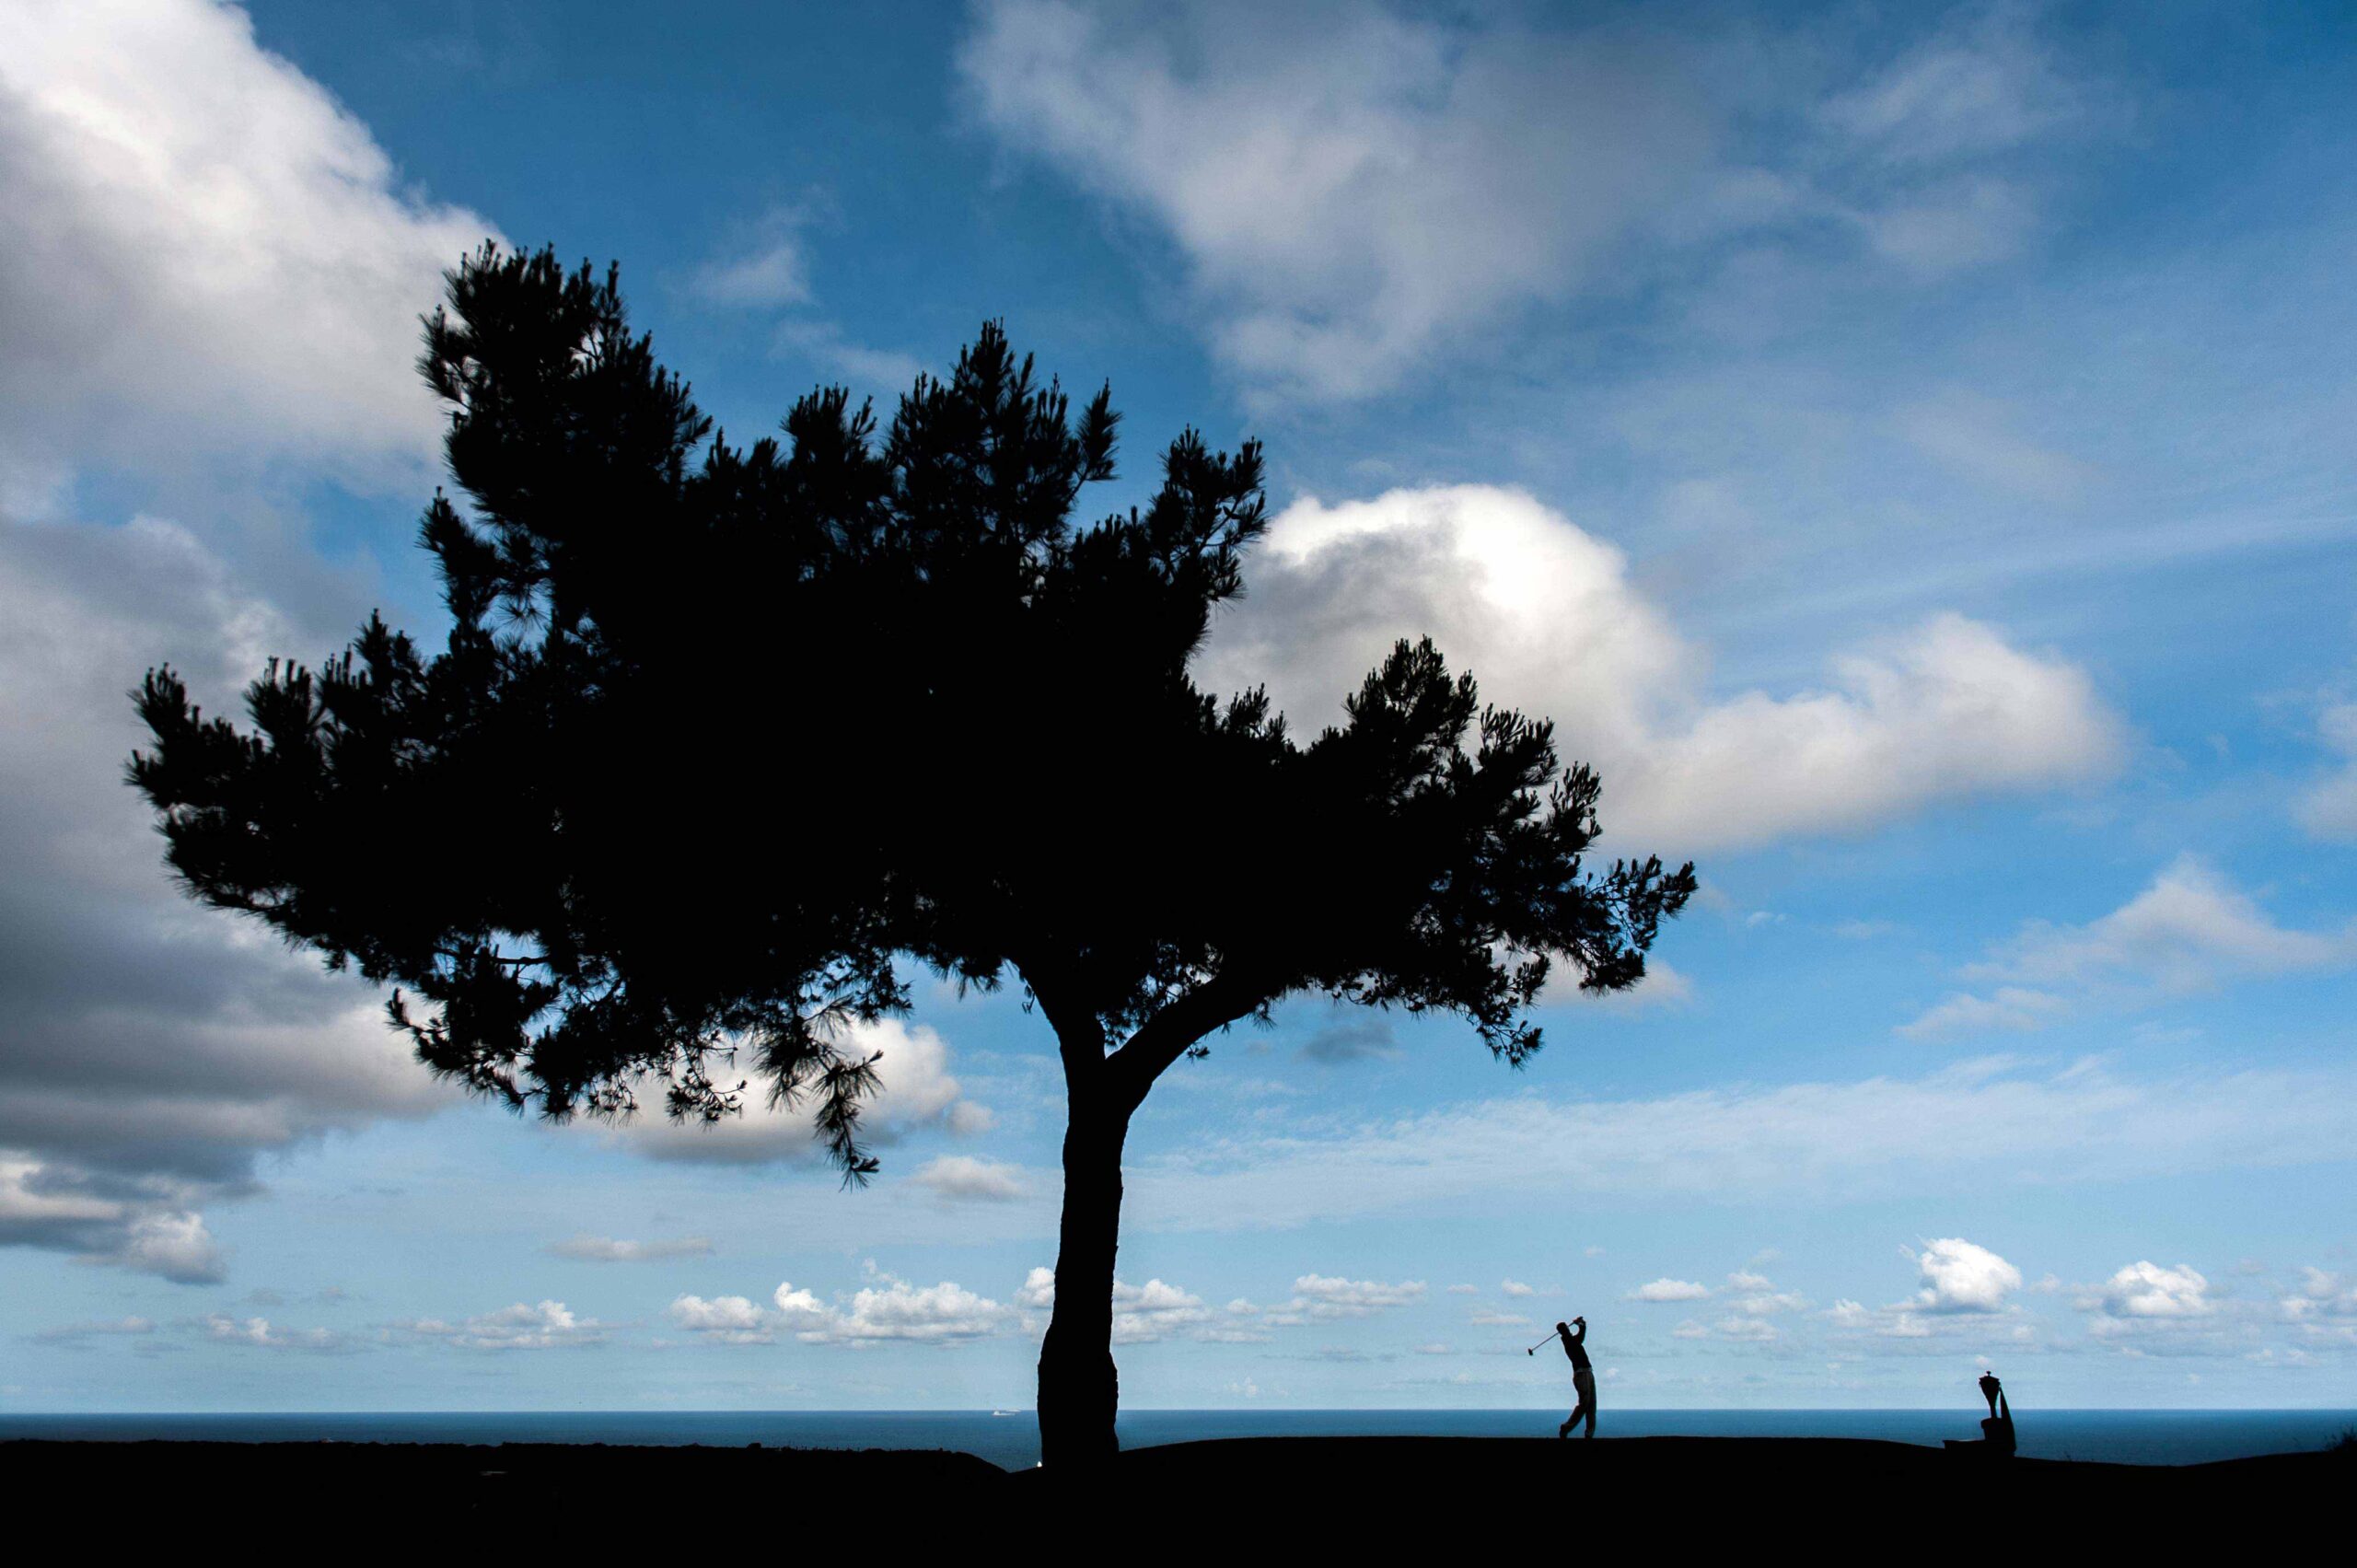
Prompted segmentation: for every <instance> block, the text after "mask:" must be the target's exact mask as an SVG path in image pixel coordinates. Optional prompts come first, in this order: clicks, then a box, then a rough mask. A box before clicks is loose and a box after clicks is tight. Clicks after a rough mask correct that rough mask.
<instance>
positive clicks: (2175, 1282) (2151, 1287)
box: [2096, 1261, 2215, 1318]
mask: <svg viewBox="0 0 2357 1568" xmlns="http://www.w3.org/2000/svg"><path fill="white" fill-rule="evenodd" d="M2096 1300H2097V1303H2098V1305H2099V1306H2100V1307H2101V1308H2102V1310H2103V1311H2105V1312H2106V1313H2107V1314H2109V1315H2110V1316H2112V1317H2114V1318H2200V1317H2206V1316H2207V1315H2208V1314H2209V1313H2210V1312H2212V1310H2214V1308H2215V1304H2214V1303H2213V1302H2212V1299H2211V1293H2210V1282H2209V1281H2208V1280H2207V1279H2205V1278H2203V1277H2202V1275H2201V1273H2200V1272H2199V1271H2198V1270H2196V1269H2194V1268H2192V1267H2191V1266H2190V1265H2188V1264H2183V1263H2180V1264H2178V1265H2177V1267H2176V1268H2173V1269H2165V1268H2163V1267H2161V1266H2160V1265H2159V1264H2157V1263H2154V1262H2151V1261H2142V1262H2135V1263H2130V1264H2128V1265H2127V1266H2126V1267H2124V1268H2122V1269H2121V1270H2120V1271H2119V1272H2118V1273H2116V1274H2114V1275H2112V1276H2111V1278H2110V1279H2108V1280H2107V1281H2105V1282H2104V1284H2103V1288H2102V1290H2101V1292H2100V1293H2099V1294H2098V1295H2097V1297H2096Z"/></svg>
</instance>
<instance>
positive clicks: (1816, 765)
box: [1197, 485, 2121, 854]
mask: <svg viewBox="0 0 2357 1568" xmlns="http://www.w3.org/2000/svg"><path fill="white" fill-rule="evenodd" d="M1252 589H1253V591H1252V593H1251V595H1250V596H1249V597H1248V598H1246V599H1244V600H1243V601H1242V602H1241V603H1240V604H1237V605H1234V606H1230V607H1228V608H1227V609H1225V610H1223V612H1222V614H1221V616H1220V617H1219V619H1218V621H1216V622H1215V624H1214V627H1213V633H1212V635H1211V637H1210V639H1209V641H1208V643H1207V645H1206V646H1205V649H1204V652H1203V654H1202V656H1200V658H1199V660H1198V670H1197V673H1198V675H1199V678H1200V679H1202V680H1203V682H1204V683H1205V684H1206V685H1207V686H1208V687H1210V688H1211V689H1213V690H1219V691H1232V690H1240V689H1241V688H1243V687H1246V686H1249V685H1254V684H1260V683H1266V684H1267V685H1268V687H1269V689H1270V692H1271V696H1272V698H1274V700H1275V701H1276V703H1277V704H1278V705H1279V706H1280V707H1281V708H1282V709H1283V712H1284V713H1285V714H1286V715H1287V716H1288V717H1289V718H1291V719H1292V720H1293V721H1294V722H1295V725H1297V726H1302V727H1304V728H1307V729H1312V730H1314V729H1315V728H1317V727H1319V726H1323V725H1325V724H1328V723H1331V722H1337V721H1339V719H1340V718H1341V701H1342V699H1343V697H1344V696H1345V695H1347V694H1348V693H1350V692H1351V691H1355V690H1356V689H1357V686H1358V683H1359V681H1360V679H1362V678H1363V677H1364V674H1365V672H1366V671H1367V670H1368V669H1370V668H1373V667H1374V666H1375V665H1376V663H1377V662H1378V661H1379V660H1380V659H1381V658H1382V657H1383V656H1384V654H1385V653H1386V652H1387V650H1388V649H1389V648H1390V646H1391V645H1392V644H1393V643H1394V642H1395V641H1396V640H1398V639H1399V637H1401V636H1403V635H1406V636H1415V635H1430V636H1432V637H1433V639H1434V642H1435V643H1437V644H1438V645H1439V646H1440V647H1441V649H1442V651H1443V652H1444V653H1445V654H1446V655H1447V656H1449V658H1450V659H1451V661H1452V662H1453V664H1454V665H1455V667H1456V668H1460V669H1466V670H1470V671H1471V672H1472V673H1473V674H1474V676H1475V678H1476V679H1478V680H1479V681H1480V685H1481V692H1482V695H1483V697H1484V698H1485V699H1487V700H1489V701H1492V702H1497V703H1504V704H1507V705H1511V706H1515V707H1518V708H1520V709H1522V710H1523V711H1525V712H1526V713H1530V714H1542V715H1545V716H1547V717H1549V718H1551V719H1553V720H1554V721H1555V723H1556V726H1557V729H1558V732H1559V734H1560V735H1561V737H1562V746H1563V749H1564V750H1565V752H1566V753H1567V755H1569V756H1571V757H1574V758H1578V759H1581V760H1584V761H1590V762H1593V763H1595V764H1596V765H1597V766H1598V767H1599V768H1600V769H1601V770H1602V772H1603V774H1604V778H1605V781H1606V794H1605V798H1604V806H1603V817H1604V820H1605V823H1606V825H1607V828H1608V831H1609V832H1610V833H1611V834H1612V840H1611V842H1614V843H1617V844H1618V845H1620V846H1621V847H1623V848H1627V847H1630V846H1640V847H1643V848H1645V849H1654V848H1656V847H1658V848H1659V849H1661V850H1663V851H1665V852H1668V853H1674V854H1686V853H1688V852H1689V851H1695V852H1699V851H1704V850H1710V849H1720V848H1732V847H1742V846H1747V845H1752V844H1758V843H1761V842H1768V841H1770V840H1773V839H1778V838H1784V837H1790V836H1795V835H1806V834H1818V833H1833V832H1849V831H1856V830H1862V829H1865V828H1870V827H1873V826H1875V825H1877V824H1880V823H1883V822H1886V821H1889V820H1891V819H1895V818H1898V817H1901V816H1904V815H1906V814H1908V813H1910V812H1912V811H1915V810H1918V809H1921V808H1922V807H1926V806H1929V805H1933V804H1934V803H1937V802H1940V801H1943V800H1950V799H1956V798H1963V797H1970V796H1980V795H1986V794H1991V793H1995V792H2002V791H2020V790H2045V789H2052V788H2055V787H2058V786H2062V785H2067V784H2075V783H2081V782H2084V781H2087V780H2091V779H2095V778H2097V777H2100V776H2102V775H2104V774H2105V773H2107V772H2108V771H2109V770H2110V769H2111V768H2112V767H2113V765H2114V764H2115V762H2116V761H2117V759H2118V756H2119V750H2120V735H2121V726H2120V724H2119V720H2118V719H2117V718H2116V717H2115V716H2114V714H2112V713H2111V711H2110V710H2109V708H2107V706H2106V705H2105V704H2104V703H2103V702H2102V701H2101V700H2100V698H2099V697H2098V696H2097V695H2096V691H2095V689H2094V685H2093V683H2092V682H2091V681H2090V680H2089V679H2088V678H2087V676H2086V675H2085V673H2084V671H2082V670H2080V669H2079V668H2077V667H2075V666H2073V665H2071V664H2068V663H2066V662H2063V661H2061V660H2060V659H2056V658H2051V657H2048V656H2041V655H2038V654H2034V653H2028V652H2024V651H2022V650H2020V649H2017V648H2015V647H2014V646H2013V645H2011V644H2009V643H2008V642H2007V641H2006V640H2005V639H2004V637H2003V635H2002V634H2001V633H1999V632H1997V631H1996V630H1995V629H1994V628H1991V627H1990V626H1987V625H1983V624H1981V623H1980V622H1978V621H1968V620H1966V619H1964V618H1963V617H1961V616H1956V615H1939V616H1934V617H1933V618H1932V619H1931V620H1929V621H1924V622H1922V624H1920V625H1919V626H1917V627H1916V628H1914V629H1913V630H1912V631H1910V632H1909V633H1905V634H1904V635H1901V636H1899V637H1897V638H1895V639H1892V640H1890V641H1888V642H1886V643H1884V644H1882V645H1875V646H1872V647H1866V648H1862V649H1859V650H1856V651H1854V652H1852V653H1851V654H1849V655H1846V656H1843V657H1841V658H1840V659H1839V660H1837V661H1836V662H1835V664H1834V667H1833V668H1832V670H1831V671H1830V679H1829V684H1828V686H1827V687H1826V688H1824V689H1821V690H1817V691H1798V692H1793V693H1789V694H1785V695H1773V694H1771V693H1768V692H1765V691H1747V692H1740V693H1737V694H1735V695H1732V696H1726V697H1719V698H1713V697H1712V696H1710V695H1708V694H1707V691H1706V689H1705V685H1704V682H1703V679H1702V668H1701V666H1702V660H1701V656H1700V654H1699V653H1698V651H1697V650H1696V649H1695V648H1693V647H1692V646H1691V645H1689V644H1688V643H1687V642H1686V641H1685V640H1684V639H1683V638H1682V637H1681V636H1679V634H1678V632H1677V631H1676V629H1675V628H1674V627H1673V626H1672V625H1671V624H1670V622H1669V621H1668V619H1667V617H1666V615H1665V614H1664V613H1663V612H1662V611H1661V610H1659V609H1658V608H1657V607H1656V606H1655V605H1654V604H1653V603H1652V602H1651V601H1650V600H1649V599H1648V598H1645V596H1644V595H1643V594H1642V593H1641V592H1640V591H1639V590H1638V589H1637V588H1636V587H1635V586H1634V585H1633V584H1631V582H1630V581H1629V577H1628V571H1627V562H1626V560H1625V558H1624V557H1623V556H1622V555H1621V553H1620V552H1619V551H1618V550H1617V549H1615V548H1614V547H1613V546H1611V545H1609V544H1608V543H1606V542H1605V541H1603V540H1599V539H1597V538H1596V537H1594V536H1593V535H1591V534H1589V533H1587V532H1586V531H1585V530H1584V529H1582V528H1579V527H1578V525H1576V524H1574V523H1573V522H1572V521H1571V519H1569V518H1568V517H1564V516H1563V515H1562V514H1561V513H1560V512H1557V511H1555V510H1553V509H1552V508H1550V507H1549V506H1547V505H1543V504H1542V503H1540V502H1539V501H1538V500H1537V499H1535V498H1534V497H1532V496H1530V495H1528V494H1524V493H1522V492H1520V491H1515V490H1509V489H1503V488H1499V487H1496V486H1491V485H1450V486H1438V487H1432V488H1425V489H1416V490H1395V491H1391V492H1387V493H1386V494H1382V495H1379V496H1377V497H1376V498H1375V499H1373V500H1369V501H1355V502H1344V503H1340V504H1337V505H1326V504H1325V503H1323V502H1321V501H1319V500H1318V499H1316V498H1315V497H1307V498H1304V499H1302V500H1299V501H1296V502H1295V503H1294V504H1293V505H1290V506H1288V507H1286V508H1285V509H1284V510H1283V512H1281V513H1279V514H1278V515H1277V517H1275V519H1274V520H1273V521H1272V523H1271V527H1270V530H1269V534H1268V536H1267V538H1266V539H1265V540H1263V541H1262V543H1261V545H1260V548H1259V552H1258V553H1257V555H1256V556H1255V559H1254V562H1253V564H1252Z"/></svg>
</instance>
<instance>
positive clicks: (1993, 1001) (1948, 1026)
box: [1898, 985, 2070, 1039]
mask: <svg viewBox="0 0 2357 1568" xmlns="http://www.w3.org/2000/svg"><path fill="white" fill-rule="evenodd" d="M2068 1011H2070V1004H2069V1003H2067V1002H2065V1001H2063V1000H2062V998H2061V997H2060V996H2056V995H2054V994H2052V993H2049V992H2044V991H2034V990H2031V989H2029V988H2028V987H2026V986H2019V985H2007V986H2001V987H1999V988H1998V989H1997V990H1996V991H1994V992H1992V993H1990V994H1989V995H1987V996H1974V995H1972V994H1970V993H1967V992H1961V991H1958V992H1953V993H1949V994H1948V995H1947V996H1945V997H1944V998H1943V999H1941V1000H1940V1001H1939V1002H1937V1003H1935V1004H1933V1005H1932V1006H1931V1007H1929V1008H1927V1009H1926V1010H1925V1011H1924V1012H1923V1013H1922V1015H1921V1016H1918V1017H1916V1018H1915V1019H1913V1020H1912V1021H1911V1022H1909V1023H1904V1024H1901V1025H1899V1026H1898V1032H1899V1033H1900V1034H1903V1035H1910V1036H1913V1037H1915V1038H1918V1039H1923V1038H1928V1037H1931V1036H1934V1035H1949V1034H1986V1033H1988V1032H1990V1031H1991V1030H1993V1029H2036V1028H2045V1027H2046V1025H2048V1024H2049V1023H2050V1022H2052V1021H2053V1020H2054V1019H2055V1018H2056V1017H2057V1016H2060V1015H2061V1014H2063V1013H2067V1012H2068Z"/></svg>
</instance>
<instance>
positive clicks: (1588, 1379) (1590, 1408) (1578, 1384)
mask: <svg viewBox="0 0 2357 1568" xmlns="http://www.w3.org/2000/svg"><path fill="white" fill-rule="evenodd" d="M1573 1323H1576V1324H1577V1325H1579V1330H1580V1331H1579V1332H1578V1333H1576V1334H1574V1333H1573V1332H1572V1324H1573ZM1555 1337H1556V1338H1557V1339H1560V1340H1562V1342H1563V1353H1564V1354H1565V1355H1568V1356H1570V1357H1571V1358H1572V1387H1573V1388H1575V1389H1577V1390H1578V1391H1579V1396H1580V1402H1579V1404H1578V1405H1577V1406H1575V1407H1574V1408H1573V1411H1572V1413H1571V1414H1569V1415H1567V1416H1565V1417H1564V1418H1563V1424H1562V1426H1560V1427H1558V1428H1556V1430H1555V1435H1556V1436H1558V1437H1569V1436H1570V1435H1571V1434H1572V1428H1573V1427H1574V1426H1577V1425H1578V1424H1579V1423H1580V1418H1581V1417H1582V1416H1585V1417H1586V1418H1587V1434H1588V1435H1589V1436H1590V1437H1593V1436H1595V1435H1596V1370H1595V1368H1594V1367H1592V1366H1590V1365H1588V1359H1587V1319H1586V1318H1573V1319H1572V1321H1571V1323H1558V1324H1556V1325H1555Z"/></svg>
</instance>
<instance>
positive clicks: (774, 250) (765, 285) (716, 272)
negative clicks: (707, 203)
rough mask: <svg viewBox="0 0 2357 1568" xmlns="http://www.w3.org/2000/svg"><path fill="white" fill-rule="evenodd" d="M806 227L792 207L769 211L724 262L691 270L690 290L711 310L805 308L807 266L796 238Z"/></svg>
mask: <svg viewBox="0 0 2357 1568" xmlns="http://www.w3.org/2000/svg"><path fill="white" fill-rule="evenodd" d="M806 222H807V214H805V213H804V212H803V211H802V210H801V209H799V208H797V207H776V208H772V210H771V211H770V212H768V213H767V214H765V215H762V217H761V220H760V222H758V223H757V224H755V225H753V226H752V227H751V229H750V231H749V233H748V234H746V235H745V236H744V237H743V239H742V241H741V243H739V244H738V245H737V247H736V248H735V249H734V250H731V251H730V252H729V253H728V254H727V255H726V256H725V257H721V258H718V259H715V260H714V261H707V262H705V263H704V264H703V265H702V266H701V267H699V268H697V269H696V271H695V274H694V276H693V279H692V280H691V286H692V287H693V288H694V290H695V292H696V294H697V295H698V296H700V297H702V298H703V299H705V300H707V301H709V302H711V303H712V304H714V305H726V306H737V307H752V308H761V307H767V308H777V307H781V306H788V305H804V304H807V303H808V302H809V299H810V266H809V261H808V260H807V258H806V257H805V256H804V254H803V247H802V234H801V230H802V226H803V225H804V224H805V223H806Z"/></svg>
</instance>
